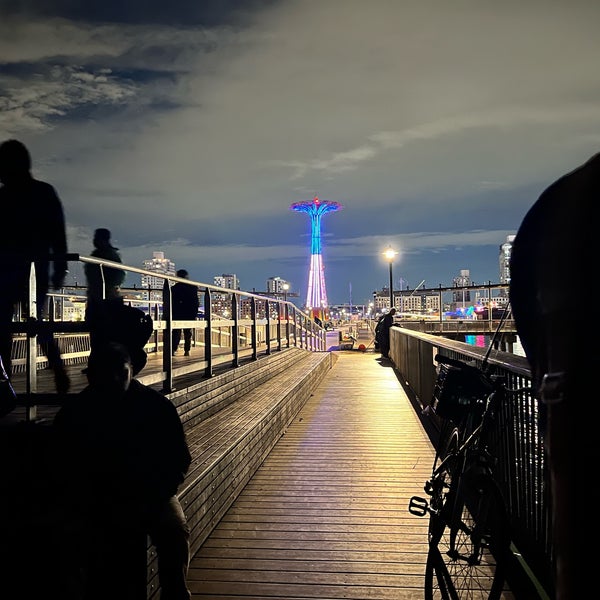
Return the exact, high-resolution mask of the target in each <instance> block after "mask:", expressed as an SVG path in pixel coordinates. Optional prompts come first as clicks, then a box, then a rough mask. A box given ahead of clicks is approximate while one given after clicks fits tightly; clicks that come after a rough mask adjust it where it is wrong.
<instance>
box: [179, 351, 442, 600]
mask: <svg viewBox="0 0 600 600" xmlns="http://www.w3.org/2000/svg"><path fill="white" fill-rule="evenodd" d="M336 355H337V360H336V363H335V365H334V366H333V368H332V370H331V371H330V373H328V374H327V375H326V377H325V379H324V381H323V382H322V384H321V385H320V386H319V387H318V388H317V390H316V392H315V393H314V394H313V396H312V397H311V398H310V400H309V401H308V402H307V404H306V405H305V406H304V408H303V409H302V410H301V412H300V413H299V414H298V415H297V417H296V418H295V420H294V422H293V424H292V425H291V426H290V427H289V429H288V430H287V432H286V433H285V435H284V436H283V437H282V438H281V439H280V441H279V442H278V443H277V445H276V446H275V448H274V450H273V451H272V452H271V453H270V454H269V456H268V457H267V459H266V460H265V461H264V463H263V464H262V465H261V467H260V468H259V470H258V471H257V473H256V474H255V475H254V477H253V478H252V480H251V481H250V483H249V484H248V485H247V486H246V487H245V489H244V490H243V492H242V493H241V495H240V496H239V497H238V499H237V500H236V501H235V503H234V504H233V506H232V507H231V508H230V509H229V511H228V512H227V514H226V515H225V517H224V518H223V519H222V520H221V522H220V523H219V525H218V526H217V527H216V529H215V530H214V531H213V532H212V534H211V535H210V537H209V538H208V539H207V540H206V541H205V543H204V544H203V546H202V547H201V549H200V550H199V551H198V553H197V554H196V555H195V556H194V557H193V560H192V562H191V567H190V572H189V586H190V589H191V590H192V592H193V598H215V599H222V600H232V599H234V598H238V599H239V598H247V599H254V600H259V599H264V600H266V599H269V600H273V599H278V600H285V599H290V600H291V599H294V600H301V599H319V600H334V599H342V598H344V599H354V600H358V599H364V600H391V599H394V600H402V599H421V598H423V575H424V570H425V560H426V556H427V525H428V520H427V519H425V518H422V519H419V518H418V517H415V516H412V515H410V514H409V512H408V510H407V506H408V501H409V498H410V497H411V496H413V495H415V494H418V495H420V494H421V493H422V489H423V483H424V482H425V480H426V478H427V477H428V476H429V475H430V471H431V464H432V461H433V458H434V449H433V447H432V445H431V443H430V442H429V438H428V436H427V434H426V432H425V430H424V429H423V427H422V425H421V423H420V421H419V419H418V416H417V415H416V413H415V410H414V408H413V407H412V405H411V403H410V401H409V399H408V397H407V395H406V394H405V392H404V391H403V389H402V386H401V385H400V383H399V381H398V379H397V377H396V374H395V371H394V370H393V369H392V367H391V363H390V362H389V361H388V360H387V359H381V358H380V355H379V353H377V352H374V351H366V352H360V351H358V350H352V351H342V352H337V353H336Z"/></svg>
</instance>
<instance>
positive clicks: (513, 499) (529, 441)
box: [390, 326, 553, 596]
mask: <svg viewBox="0 0 600 600" xmlns="http://www.w3.org/2000/svg"><path fill="white" fill-rule="evenodd" d="M486 352H487V349H486V348H479V347H475V346H472V345H470V344H466V343H464V342H460V341H454V340H450V339H447V338H445V337H441V336H439V335H432V334H427V333H421V332H416V331H412V330H410V329H408V328H404V327H402V326H396V327H392V329H391V330H390V358H391V359H392V361H393V363H394V365H395V367H396V369H397V371H398V373H399V374H400V376H401V377H402V379H403V382H404V385H405V387H406V389H407V390H408V392H409V393H410V395H411V396H412V397H413V398H414V400H415V402H416V403H417V406H418V409H419V410H420V411H421V413H422V415H423V417H424V419H425V420H426V422H427V423H428V424H429V425H430V426H431V427H430V429H431V431H432V432H433V438H434V440H433V441H434V443H436V439H435V437H436V432H439V429H440V425H441V421H440V418H439V417H438V416H437V415H435V413H434V411H433V410H432V407H431V402H432V399H433V392H434V386H435V382H436V378H437V363H436V362H435V361H434V357H435V355H436V354H437V353H440V354H444V355H446V356H450V357H452V358H457V359H462V360H467V361H473V362H475V363H476V364H477V365H478V366H481V364H482V362H483V360H484V357H485V355H486ZM488 365H489V368H491V370H492V372H493V373H496V374H498V375H503V376H504V377H505V378H506V382H507V385H508V386H509V387H510V388H520V387H528V386H529V385H530V384H531V373H530V370H529V366H528V363H527V360H526V359H525V358H524V357H521V356H517V355H515V354H511V353H509V352H504V351H501V350H493V351H492V352H491V353H490V356H489V358H488ZM496 425H497V430H496V431H495V432H494V438H495V440H497V443H496V445H495V447H494V453H495V457H496V458H497V461H498V462H497V465H496V467H495V476H496V477H497V480H498V484H499V485H500V488H501V490H502V493H503V496H504V499H505V502H506V506H507V510H508V513H509V518H510V523H511V534H512V538H513V545H514V550H513V551H514V553H515V555H516V556H519V557H522V559H523V561H524V563H525V564H526V567H527V569H529V570H531V577H532V578H533V579H534V580H535V583H536V585H537V586H538V587H539V586H541V588H542V589H543V590H545V592H546V593H547V594H549V595H550V596H552V594H551V593H550V592H551V590H552V589H553V568H552V564H553V548H552V529H551V514H552V512H551V511H552V507H551V494H550V485H549V473H548V468H547V459H546V455H545V451H544V443H543V432H542V430H541V428H540V419H539V406H538V400H537V398H535V397H533V396H532V395H530V394H527V393H522V394H521V393H519V394H515V395H514V396H513V395H511V397H510V400H509V401H508V402H507V403H506V404H505V405H504V406H503V407H502V414H501V415H500V418H498V419H496Z"/></svg>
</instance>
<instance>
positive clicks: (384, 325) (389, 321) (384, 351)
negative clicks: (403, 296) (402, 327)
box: [377, 308, 396, 358]
mask: <svg viewBox="0 0 600 600" xmlns="http://www.w3.org/2000/svg"><path fill="white" fill-rule="evenodd" d="M395 314H396V309H395V308H392V309H390V311H389V312H388V313H387V314H386V315H384V316H383V317H382V319H381V321H380V323H378V326H379V331H378V332H377V334H378V339H379V348H380V350H381V356H383V357H385V358H388V357H389V352H390V327H391V326H392V325H393V324H394V315H395Z"/></svg>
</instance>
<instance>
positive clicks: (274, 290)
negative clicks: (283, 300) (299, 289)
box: [267, 277, 292, 296]
mask: <svg viewBox="0 0 600 600" xmlns="http://www.w3.org/2000/svg"><path fill="white" fill-rule="evenodd" d="M286 285H287V288H285V287H284V286H286ZM291 287H292V286H291V285H290V283H289V281H286V280H285V279H281V277H269V279H267V295H269V296H283V295H284V294H285V293H289V291H290V289H291Z"/></svg>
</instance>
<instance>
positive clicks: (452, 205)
mask: <svg viewBox="0 0 600 600" xmlns="http://www.w3.org/2000/svg"><path fill="white" fill-rule="evenodd" d="M0 15H1V16H2V18H1V19H0V49H1V52H0V56H2V59H0V90H1V93H0V98H1V100H0V103H1V106H2V110H1V111H0V138H1V139H7V138H17V139H20V140H21V141H23V142H24V143H25V144H26V145H27V147H28V148H29V150H30V152H31V155H32V159H33V173H34V175H35V176H37V177H39V178H40V179H43V180H46V181H48V182H50V183H51V184H52V185H54V186H55V188H56V190H57V192H58V194H59V196H60V197H61V199H62V201H63V204H64V207H65V216H66V221H67V233H68V242H69V250H70V251H71V252H76V253H79V254H81V255H84V256H89V253H90V252H91V250H92V248H93V246H92V237H93V231H94V230H95V229H96V228H98V227H105V228H107V229H109V230H110V231H111V232H112V239H113V242H114V244H115V245H116V246H117V247H118V248H119V249H120V253H121V257H122V259H123V262H124V263H125V264H128V265H132V266H137V267H139V266H141V265H142V264H143V261H144V260H145V259H147V258H148V257H149V256H151V255H152V252H153V251H161V252H164V254H165V255H166V256H168V257H170V258H171V260H173V261H174V262H175V263H176V264H177V265H178V267H182V268H185V269H187V270H188V272H189V273H190V277H191V278H192V279H194V280H196V281H201V282H207V283H209V282H210V281H212V276H213V275H214V274H215V273H231V272H235V273H237V274H238V276H239V277H240V279H241V281H242V285H243V287H244V288H246V289H248V290H251V289H253V288H255V289H260V288H262V287H263V286H264V282H265V281H266V279H267V278H268V277H271V276H275V275H277V276H280V277H282V278H284V279H286V280H287V281H289V282H290V284H291V285H292V286H293V288H294V290H296V291H298V293H299V294H300V297H301V298H302V295H304V294H305V293H306V290H307V285H308V272H309V265H310V262H309V260H310V258H309V256H308V255H307V254H308V253H307V247H308V245H309V243H310V232H308V231H307V228H306V223H304V222H302V219H299V218H298V217H297V215H293V214H292V213H291V211H289V206H290V205H291V204H292V203H295V202H303V201H309V200H310V199H311V198H314V197H315V196H318V197H319V198H323V199H327V200H329V201H332V202H339V203H340V204H341V205H343V206H344V210H343V211H340V212H339V213H338V214H336V216H335V218H332V219H329V218H327V219H324V223H323V231H322V236H323V262H324V264H325V265H326V280H327V295H328V303H329V304H339V303H344V302H347V301H348V300H349V299H350V298H352V301H353V303H356V304H358V303H363V302H365V301H366V300H368V299H369V298H370V296H371V294H372V292H373V290H376V289H381V288H382V287H384V286H385V285H386V284H387V281H388V263H387V261H386V260H385V258H384V257H383V256H382V253H383V251H384V250H385V249H386V248H387V247H389V246H391V247H393V248H394V249H395V250H396V251H397V252H398V254H397V255H396V258H395V259H394V263H393V273H394V287H396V286H397V285H399V284H400V282H401V281H402V282H404V284H405V285H406V284H407V285H409V286H410V287H411V288H414V287H415V286H417V285H418V284H419V283H420V282H421V280H423V279H424V280H425V281H426V285H427V286H428V287H436V286H438V285H440V284H441V285H449V284H450V283H451V280H452V278H453V277H455V276H456V274H457V273H459V272H460V271H461V270H462V269H469V271H470V273H471V277H472V279H473V280H474V281H477V282H480V281H481V282H483V281H488V280H490V281H494V280H497V278H498V276H499V274H498V252H499V248H500V246H501V245H502V244H503V243H504V242H505V240H506V238H507V236H509V235H514V234H516V232H517V230H518V227H519V225H520V223H521V221H522V219H523V217H524V216H525V214H526V212H527V211H528V210H529V208H530V207H531V206H532V205H533V204H534V202H535V201H536V200H537V198H538V197H539V195H540V194H541V193H542V191H543V190H544V189H545V188H547V187H548V186H549V185H550V184H551V183H553V182H554V181H556V180H557V179H558V178H560V177H561V176H563V175H564V174H566V173H567V172H569V171H571V170H573V169H575V168H576V167H578V166H579V165H581V164H582V163H583V162H585V161H586V160H588V159H589V158H590V157H591V156H592V155H593V154H595V153H597V152H598V150H599V149H600V109H599V108H598V107H599V106H600V88H599V87H598V86H597V85H596V83H595V79H594V77H593V73H595V72H596V70H597V64H598V60H599V59H600V36H598V35H597V31H596V29H597V27H596V24H597V23H598V22H600V3H592V2H588V1H586V0H574V2H572V3H554V4H552V5H549V4H548V3H542V2H539V1H537V0H534V1H532V2H527V3H520V4H515V3H508V4H507V3H504V4H499V3H495V4H490V3H481V2H477V0H464V2H460V3H448V2H444V1H442V0H433V1H432V2H428V3H422V2H417V1H416V0H407V1H406V2H397V3H394V2H389V1H388V0H373V2H370V3H365V2H360V1H359V0H323V1H322V2H298V1H297V0H278V1H277V2H273V1H272V0H244V1H242V0H232V1H231V2H227V3H218V2H207V3H188V2H183V1H182V0H173V1H172V2H170V3H169V4H168V5H161V4H157V3H141V2H138V1H137V0H132V1H131V2H127V3H123V2H116V1H115V0H106V1H105V2H103V3H101V4H99V3H64V2H56V1H55V0H48V1H45V2H42V1H41V0H33V1H32V2H28V3H11V2H6V0H0ZM556 40H561V43H560V44H557V43H556ZM70 266H71V267H72V268H73V271H75V270H76V268H75V266H74V265H70ZM80 281H81V279H80Z"/></svg>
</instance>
